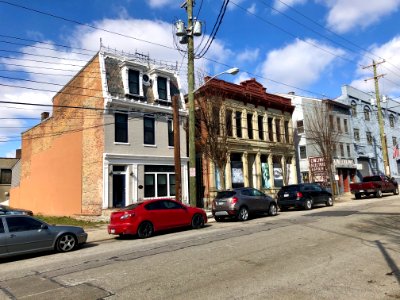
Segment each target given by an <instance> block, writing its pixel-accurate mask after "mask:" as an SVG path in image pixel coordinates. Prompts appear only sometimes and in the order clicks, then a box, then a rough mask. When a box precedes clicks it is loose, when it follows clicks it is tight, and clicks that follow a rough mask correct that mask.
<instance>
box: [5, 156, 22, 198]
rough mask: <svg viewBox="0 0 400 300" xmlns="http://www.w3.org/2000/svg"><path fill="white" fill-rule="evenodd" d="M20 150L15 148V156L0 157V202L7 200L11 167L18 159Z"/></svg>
mask: <svg viewBox="0 0 400 300" xmlns="http://www.w3.org/2000/svg"><path fill="white" fill-rule="evenodd" d="M20 155H21V151H20V150H17V151H16V155H15V158H8V157H0V203H2V202H4V201H8V200H9V193H10V189H11V183H12V179H13V176H14V175H13V168H14V166H15V165H16V164H17V163H18V161H19V159H20Z"/></svg>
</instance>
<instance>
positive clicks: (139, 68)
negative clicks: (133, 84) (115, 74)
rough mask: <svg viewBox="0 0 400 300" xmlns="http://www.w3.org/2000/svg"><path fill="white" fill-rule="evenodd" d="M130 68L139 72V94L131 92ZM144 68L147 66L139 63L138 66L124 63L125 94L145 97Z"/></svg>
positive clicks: (122, 71)
mask: <svg viewBox="0 0 400 300" xmlns="http://www.w3.org/2000/svg"><path fill="white" fill-rule="evenodd" d="M129 70H134V71H138V72H139V94H131V93H130V91H129ZM144 70H145V67H144V66H139V65H137V66H132V65H124V66H123V67H122V68H121V76H122V83H123V86H124V93H125V95H132V96H139V97H144V92H143V75H144V74H145V72H144Z"/></svg>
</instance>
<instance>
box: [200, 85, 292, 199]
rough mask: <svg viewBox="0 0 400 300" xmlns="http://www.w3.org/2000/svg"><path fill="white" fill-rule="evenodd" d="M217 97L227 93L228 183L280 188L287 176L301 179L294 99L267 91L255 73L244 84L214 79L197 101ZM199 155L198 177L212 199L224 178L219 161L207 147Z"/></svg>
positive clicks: (222, 112) (270, 189)
mask: <svg viewBox="0 0 400 300" xmlns="http://www.w3.org/2000/svg"><path fill="white" fill-rule="evenodd" d="M206 80H207V78H206ZM214 97H221V98H222V109H221V110H220V111H219V112H216V113H217V114H219V118H220V120H221V121H220V126H221V128H222V127H223V128H226V134H227V147H228V152H229V154H228V162H227V165H226V168H225V170H224V171H225V187H226V188H227V189H230V188H235V187H254V188H257V189H261V190H263V191H265V192H267V193H270V194H275V193H276V192H277V191H278V190H279V189H280V187H282V186H283V185H284V184H285V182H286V184H287V183H297V176H296V160H295V149H294V144H293V128H292V112H293V110H294V107H293V106H292V105H291V103H290V100H289V99H287V98H284V97H281V96H278V95H274V94H270V93H267V92H266V89H265V88H264V87H263V86H262V85H261V84H260V83H258V82H257V81H256V80H255V79H250V80H246V81H243V82H241V83H240V84H233V83H229V82H226V81H223V80H218V79H211V80H210V81H208V82H206V84H205V85H203V86H202V87H201V88H200V89H199V90H198V92H196V94H195V102H196V103H197V104H196V105H197V107H198V106H199V105H200V104H201V103H203V102H207V101H213V98H214ZM198 138H200V136H198ZM198 159H199V160H200V161H201V162H199V163H198V165H200V166H202V168H201V174H198V175H199V176H197V179H198V180H197V181H198V186H202V187H203V195H201V196H202V197H203V198H204V201H205V203H206V205H207V201H210V200H211V199H212V198H213V197H214V196H215V192H216V191H218V190H219V189H220V187H221V184H220V183H219V182H218V178H219V176H218V174H217V168H216V167H215V164H214V163H213V162H212V161H211V160H210V159H207V158H205V157H204V155H202V154H201V153H199V156H198Z"/></svg>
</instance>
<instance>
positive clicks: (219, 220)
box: [214, 217, 224, 222]
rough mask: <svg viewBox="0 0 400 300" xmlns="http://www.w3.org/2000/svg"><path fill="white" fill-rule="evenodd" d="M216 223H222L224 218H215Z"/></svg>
mask: <svg viewBox="0 0 400 300" xmlns="http://www.w3.org/2000/svg"><path fill="white" fill-rule="evenodd" d="M214 219H215V221H217V222H221V221H222V220H223V219H224V218H223V217H214Z"/></svg>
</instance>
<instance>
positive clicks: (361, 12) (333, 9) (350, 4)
mask: <svg viewBox="0 0 400 300" xmlns="http://www.w3.org/2000/svg"><path fill="white" fill-rule="evenodd" d="M319 2H323V3H325V5H327V6H328V7H329V8H330V11H329V14H328V17H327V23H328V26H329V27H330V28H332V29H333V30H335V31H336V32H338V33H345V32H348V31H349V30H351V29H354V28H357V27H362V28H365V27H367V26H369V25H371V24H373V23H376V22H378V21H379V20H380V19H381V18H382V17H384V16H387V15H389V14H391V13H394V12H395V11H397V10H398V8H399V6H400V0H379V1H368V3H367V2H366V1H365V0H351V1H349V0H319Z"/></svg>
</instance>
